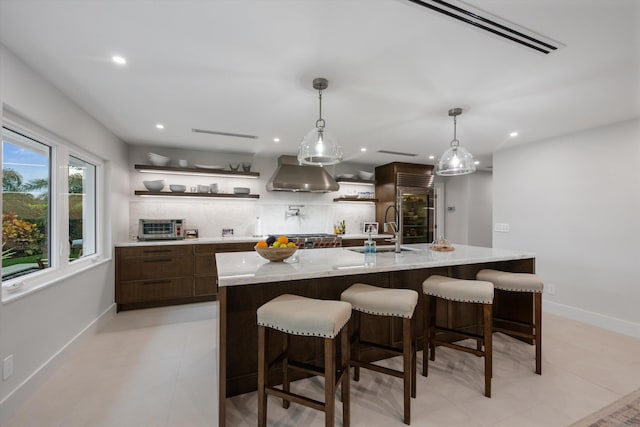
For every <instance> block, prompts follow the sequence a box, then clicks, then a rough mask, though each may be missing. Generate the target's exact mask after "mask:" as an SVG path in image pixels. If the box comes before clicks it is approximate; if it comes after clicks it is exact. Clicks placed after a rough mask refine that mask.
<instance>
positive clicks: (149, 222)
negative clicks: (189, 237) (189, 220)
mask: <svg viewBox="0 0 640 427" xmlns="http://www.w3.org/2000/svg"><path fill="white" fill-rule="evenodd" d="M184 225H185V220H184V219H140V220H139V221H138V240H182V239H184Z"/></svg>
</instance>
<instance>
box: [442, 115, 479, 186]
mask: <svg viewBox="0 0 640 427" xmlns="http://www.w3.org/2000/svg"><path fill="white" fill-rule="evenodd" d="M460 114H462V108H452V109H450V110H449V116H452V117H453V139H452V140H451V146H450V147H449V149H448V150H447V151H445V152H444V153H443V154H442V156H440V159H439V160H438V164H437V165H436V175H442V176H455V175H466V174H469V173H473V172H475V171H476V164H475V162H474V161H473V156H472V155H471V153H469V152H468V151H467V150H465V149H464V148H463V147H460V141H458V138H457V123H456V117H457V116H459V115H460Z"/></svg>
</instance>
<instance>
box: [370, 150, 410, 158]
mask: <svg viewBox="0 0 640 427" xmlns="http://www.w3.org/2000/svg"><path fill="white" fill-rule="evenodd" d="M378 153H382V154H394V155H396V156H407V157H417V156H418V155H417V154H413V153H403V152H401V151H389V150H378Z"/></svg>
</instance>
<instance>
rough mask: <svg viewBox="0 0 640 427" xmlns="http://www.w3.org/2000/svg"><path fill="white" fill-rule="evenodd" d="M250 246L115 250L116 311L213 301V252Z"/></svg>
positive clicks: (215, 275) (215, 280)
mask: <svg viewBox="0 0 640 427" xmlns="http://www.w3.org/2000/svg"><path fill="white" fill-rule="evenodd" d="M253 245H254V244H253V243H250V242H249V243H219V244H180V245H149V246H135V247H117V248H116V251H115V252H116V283H115V287H116V292H115V293H116V304H117V310H118V311H122V310H132V309H139V308H147V307H158V306H164V305H174V304H187V303H193V302H202V301H212V300H215V299H216V298H217V295H218V272H217V268H216V257H215V254H216V252H236V251H247V250H251V249H252V248H253Z"/></svg>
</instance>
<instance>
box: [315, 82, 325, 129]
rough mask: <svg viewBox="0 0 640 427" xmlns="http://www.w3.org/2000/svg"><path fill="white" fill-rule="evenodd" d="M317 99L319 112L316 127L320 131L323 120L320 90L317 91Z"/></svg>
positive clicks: (322, 127)
mask: <svg viewBox="0 0 640 427" xmlns="http://www.w3.org/2000/svg"><path fill="white" fill-rule="evenodd" d="M318 99H319V100H320V102H319V105H320V107H319V109H318V110H319V111H318V116H319V118H318V120H316V127H317V128H318V129H320V130H323V129H324V119H323V118H322V89H318Z"/></svg>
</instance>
